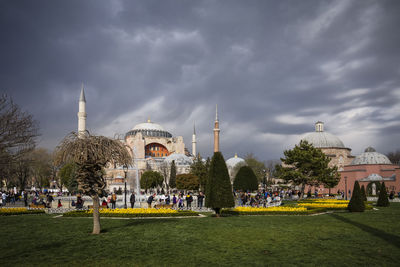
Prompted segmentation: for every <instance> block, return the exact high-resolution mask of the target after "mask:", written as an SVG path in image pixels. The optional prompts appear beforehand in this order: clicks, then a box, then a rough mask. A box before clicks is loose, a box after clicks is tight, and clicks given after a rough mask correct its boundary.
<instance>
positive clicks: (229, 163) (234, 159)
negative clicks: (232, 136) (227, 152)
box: [226, 153, 246, 169]
mask: <svg viewBox="0 0 400 267" xmlns="http://www.w3.org/2000/svg"><path fill="white" fill-rule="evenodd" d="M239 163H246V162H245V161H244V159H242V158H239V157H238V156H237V154H236V153H235V156H234V157H232V158H230V159H228V160H227V161H226V166H227V167H228V168H231V169H233V168H235V167H236V165H237V164H239Z"/></svg>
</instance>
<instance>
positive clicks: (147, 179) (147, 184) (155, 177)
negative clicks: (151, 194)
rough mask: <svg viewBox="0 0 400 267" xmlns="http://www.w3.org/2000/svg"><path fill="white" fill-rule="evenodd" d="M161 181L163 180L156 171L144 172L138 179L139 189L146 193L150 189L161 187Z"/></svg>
mask: <svg viewBox="0 0 400 267" xmlns="http://www.w3.org/2000/svg"><path fill="white" fill-rule="evenodd" d="M163 181H164V178H163V176H162V175H161V173H159V172H157V171H145V172H144V173H143V174H142V177H141V178H140V187H141V188H143V189H144V190H146V192H147V190H148V189H150V188H156V187H158V186H162V184H163Z"/></svg>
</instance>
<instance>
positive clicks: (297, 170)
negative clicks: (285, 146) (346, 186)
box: [276, 140, 338, 198]
mask: <svg viewBox="0 0 400 267" xmlns="http://www.w3.org/2000/svg"><path fill="white" fill-rule="evenodd" d="M283 154H284V156H285V157H284V158H281V161H282V163H283V164H282V165H277V166H276V175H277V176H278V178H280V179H283V180H285V181H286V182H292V183H294V184H295V185H300V186H301V196H300V198H303V195H304V189H305V186H306V185H310V186H318V185H320V184H323V183H324V181H325V182H326V181H327V180H328V179H327V178H332V177H336V176H338V174H337V170H336V169H335V168H330V167H329V166H328V164H329V161H330V159H329V157H328V156H326V155H325V154H324V153H323V152H322V151H321V150H320V149H318V148H315V147H314V146H313V145H312V144H309V143H308V142H307V141H303V140H302V141H301V142H300V144H298V145H296V146H295V147H294V148H293V149H291V150H285V151H284V152H283Z"/></svg>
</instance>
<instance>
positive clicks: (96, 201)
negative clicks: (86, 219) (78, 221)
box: [92, 195, 100, 235]
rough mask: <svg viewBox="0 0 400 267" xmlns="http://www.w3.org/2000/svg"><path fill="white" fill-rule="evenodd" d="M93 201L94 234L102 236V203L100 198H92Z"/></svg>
mask: <svg viewBox="0 0 400 267" xmlns="http://www.w3.org/2000/svg"><path fill="white" fill-rule="evenodd" d="M92 200H93V232H92V234H94V235H98V234H100V210H99V206H100V201H99V196H97V195H96V196H92Z"/></svg>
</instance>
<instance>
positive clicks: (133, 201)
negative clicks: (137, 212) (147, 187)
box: [130, 192, 135, 209]
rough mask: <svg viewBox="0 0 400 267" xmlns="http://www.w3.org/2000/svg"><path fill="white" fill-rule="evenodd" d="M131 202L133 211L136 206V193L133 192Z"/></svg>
mask: <svg viewBox="0 0 400 267" xmlns="http://www.w3.org/2000/svg"><path fill="white" fill-rule="evenodd" d="M130 202H131V209H133V207H134V206H135V193H133V192H132V194H131V197H130Z"/></svg>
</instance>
